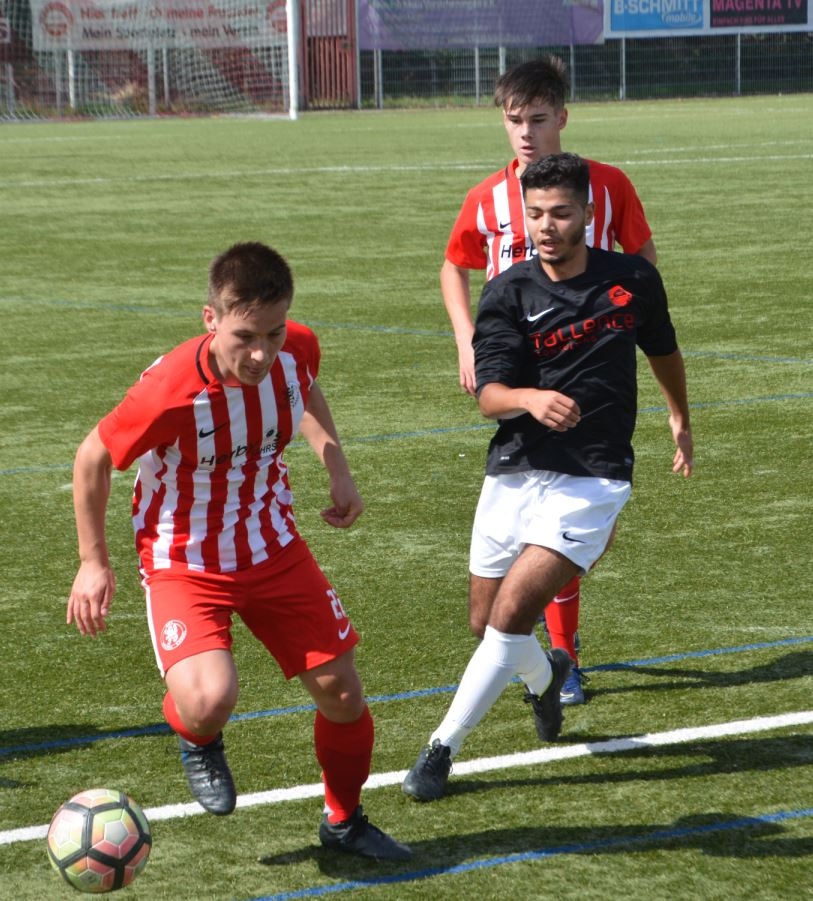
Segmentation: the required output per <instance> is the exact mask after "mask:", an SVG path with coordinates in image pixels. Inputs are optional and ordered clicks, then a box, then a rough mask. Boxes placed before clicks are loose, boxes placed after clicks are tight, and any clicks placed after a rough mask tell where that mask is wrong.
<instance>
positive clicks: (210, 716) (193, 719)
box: [178, 686, 237, 735]
mask: <svg viewBox="0 0 813 901" xmlns="http://www.w3.org/2000/svg"><path fill="white" fill-rule="evenodd" d="M236 704H237V688H236V686H235V687H229V688H227V689H226V690H223V691H219V692H211V691H209V692H201V693H199V694H196V695H195V696H193V697H188V698H185V699H184V700H183V702H181V703H179V704H178V713H179V714H180V716H181V719H182V720H183V723H184V725H185V726H186V728H187V729H189V730H190V732H195V733H197V734H199V735H209V734H212V733H214V732H219V731H220V730H221V729H222V728H223V726H224V725H225V724H226V722H227V721H228V719H229V717H230V716H231V713H232V710H234V708H235V706H236Z"/></svg>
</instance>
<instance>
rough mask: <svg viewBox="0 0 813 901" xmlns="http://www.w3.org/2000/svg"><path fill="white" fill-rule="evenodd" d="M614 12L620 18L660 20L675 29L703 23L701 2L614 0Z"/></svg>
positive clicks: (695, 0) (688, 0)
mask: <svg viewBox="0 0 813 901" xmlns="http://www.w3.org/2000/svg"><path fill="white" fill-rule="evenodd" d="M613 11H614V13H615V15H620V16H625V15H626V16H641V17H646V18H648V19H659V20H660V21H661V22H663V23H664V24H666V25H670V26H672V27H673V28H689V27H692V26H695V25H701V24H702V22H703V4H702V2H701V0H613Z"/></svg>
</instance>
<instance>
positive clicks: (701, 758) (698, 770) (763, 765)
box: [446, 735, 813, 798]
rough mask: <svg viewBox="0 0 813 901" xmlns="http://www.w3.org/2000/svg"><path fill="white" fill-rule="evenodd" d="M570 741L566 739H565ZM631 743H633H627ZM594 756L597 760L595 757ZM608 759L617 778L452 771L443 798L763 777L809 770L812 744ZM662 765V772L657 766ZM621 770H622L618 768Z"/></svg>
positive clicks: (733, 746)
mask: <svg viewBox="0 0 813 901" xmlns="http://www.w3.org/2000/svg"><path fill="white" fill-rule="evenodd" d="M568 738H570V736H568ZM632 740H633V741H634V739H632ZM597 756H599V755H597ZM601 756H604V757H606V758H607V759H608V761H609V759H610V758H612V760H613V761H615V762H616V765H617V766H618V771H617V772H612V771H611V770H610V769H609V764H608V765H605V766H604V767H602V770H601V772H600V773H589V774H583V775H574V776H561V775H558V776H549V777H545V776H539V777H537V778H528V777H522V778H518V779H492V780H489V779H488V778H487V777H484V778H483V779H482V780H475V779H459V780H458V779H455V777H454V771H452V776H451V778H450V780H449V785H448V788H447V791H446V797H447V798H448V797H454V796H455V795H464V794H471V793H476V792H487V791H505V789H518V788H523V787H526V788H527V787H534V788H544V787H546V786H549V785H557V786H562V785H565V786H567V785H572V786H577V785H608V784H617V785H620V784H624V783H626V782H661V781H667V780H673V779H687V778H693V779H696V778H698V777H705V776H719V775H728V774H731V773H736V774H742V773H747V772H767V771H770V770H781V771H783V772H788V774H790V771H791V770H792V768H793V767H809V766H810V765H811V764H813V742H811V740H810V736H809V735H791V736H783V737H780V736H777V737H775V738H739V739H737V738H725V739H720V740H713V739H705V740H699V741H697V742H693V743H692V744H681V745H672V746H664V747H654V748H653V747H651V746H646V747H641V749H640V750H636V749H635V748H631V749H629V750H623V751H615V752H613V753H612V754H602V755H601ZM639 757H640V758H646V760H647V761H648V764H647V769H645V770H644V769H640V768H637V767H635V768H630V765H629V761H631V760H633V761H634V760H635V759H636V758H639ZM675 757H677V758H680V759H681V764H680V765H679V766H670V759H671V758H675ZM661 764H665V766H661ZM622 767H623V768H624V769H623V770H622V769H621V768H622Z"/></svg>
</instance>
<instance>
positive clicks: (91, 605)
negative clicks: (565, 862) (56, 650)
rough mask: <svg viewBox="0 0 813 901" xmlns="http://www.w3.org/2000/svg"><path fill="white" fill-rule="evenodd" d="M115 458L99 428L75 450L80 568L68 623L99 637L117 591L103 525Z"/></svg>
mask: <svg viewBox="0 0 813 901" xmlns="http://www.w3.org/2000/svg"><path fill="white" fill-rule="evenodd" d="M112 471H113V461H112V459H111V457H110V452H109V451H108V450H107V448H106V447H105V446H104V444H103V443H102V440H101V438H100V437H99V430H98V428H94V429H93V431H92V432H91V433H90V434H89V435H88V436H87V438H85V440H84V441H83V442H82V444H81V445H80V446H79V449H78V450H77V452H76V458H75V461H74V468H73V505H74V514H75V517H76V533H77V537H78V539H79V570H78V572H77V574H76V577H75V579H74V582H73V587H72V589H71V594H70V597H69V598H68V615H67V622H68V624H70V623H71V622H75V623H76V627H77V629H78V630H79V632H80V633H81V634H82V635H92V636H94V637H95V636H96V635H97V634H98V633H99V632H103V631H104V629H105V628H106V623H105V617H106V616H107V614H108V613H109V612H110V602H111V600H112V598H113V593H114V591H115V590H116V578H115V575H114V573H113V570H112V568H111V566H110V558H109V556H108V552H107V541H106V539H105V533H104V525H105V513H106V511H107V501H108V498H109V497H110V479H111V475H112Z"/></svg>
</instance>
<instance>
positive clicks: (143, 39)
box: [31, 0, 286, 50]
mask: <svg viewBox="0 0 813 901" xmlns="http://www.w3.org/2000/svg"><path fill="white" fill-rule="evenodd" d="M31 13H32V23H31V24H32V38H33V45H34V49H35V50H134V49H135V50H138V49H147V48H150V47H167V48H170V49H174V48H181V47H200V48H218V47H246V46H269V45H274V44H280V43H285V41H286V35H285V0H271V2H270V3H268V2H252V0H222V2H217V0H138V2H134V0H31Z"/></svg>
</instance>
